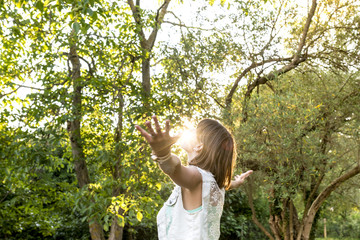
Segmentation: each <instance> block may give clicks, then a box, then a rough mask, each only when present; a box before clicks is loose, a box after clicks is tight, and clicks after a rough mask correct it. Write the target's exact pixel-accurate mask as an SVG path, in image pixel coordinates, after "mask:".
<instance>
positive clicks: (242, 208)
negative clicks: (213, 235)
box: [220, 190, 266, 240]
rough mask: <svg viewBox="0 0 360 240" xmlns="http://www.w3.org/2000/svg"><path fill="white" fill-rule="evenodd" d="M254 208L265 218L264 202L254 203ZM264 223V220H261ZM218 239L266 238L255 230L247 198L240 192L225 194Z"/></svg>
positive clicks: (259, 200)
mask: <svg viewBox="0 0 360 240" xmlns="http://www.w3.org/2000/svg"><path fill="white" fill-rule="evenodd" d="M255 208H256V210H257V211H258V212H262V213H263V214H262V215H261V217H265V213H266V202H261V199H258V200H257V201H255ZM262 220H264V221H266V219H262ZM220 239H259V240H261V239H266V236H265V235H264V234H263V233H262V232H261V231H258V230H257V226H255V224H254V223H253V222H252V220H251V209H250V208H249V206H248V204H247V197H246V196H245V194H244V193H243V192H241V191H240V190H231V191H228V192H226V196H225V203H224V211H223V214H222V216H221V236H220Z"/></svg>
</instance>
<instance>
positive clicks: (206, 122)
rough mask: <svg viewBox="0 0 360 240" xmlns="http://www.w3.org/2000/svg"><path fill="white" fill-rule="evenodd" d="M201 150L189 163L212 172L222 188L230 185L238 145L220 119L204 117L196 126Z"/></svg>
mask: <svg viewBox="0 0 360 240" xmlns="http://www.w3.org/2000/svg"><path fill="white" fill-rule="evenodd" d="M196 135H197V138H198V141H199V142H201V143H202V144H203V148H202V150H201V152H200V153H199V154H198V155H197V156H196V157H195V158H194V159H193V160H191V162H190V163H189V164H190V165H194V166H198V167H200V168H202V169H204V170H206V171H209V172H211V173H212V174H213V175H214V177H215V180H216V182H217V184H218V185H219V187H220V188H223V187H225V188H226V189H228V188H229V187H230V183H231V179H232V174H233V170H234V166H235V159H236V146H235V141H234V138H233V136H232V135H231V133H230V132H229V131H228V130H227V129H226V128H225V127H224V126H223V125H221V124H220V123H219V122H218V121H216V120H212V119H203V120H201V121H200V122H199V124H198V126H197V128H196Z"/></svg>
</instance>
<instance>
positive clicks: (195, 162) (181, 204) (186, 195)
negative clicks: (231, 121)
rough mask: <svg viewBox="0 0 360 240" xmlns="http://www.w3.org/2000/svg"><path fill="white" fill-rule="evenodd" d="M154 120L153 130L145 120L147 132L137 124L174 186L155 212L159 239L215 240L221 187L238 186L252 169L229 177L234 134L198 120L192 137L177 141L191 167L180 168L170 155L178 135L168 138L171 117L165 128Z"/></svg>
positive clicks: (232, 167) (223, 193) (232, 156)
mask: <svg viewBox="0 0 360 240" xmlns="http://www.w3.org/2000/svg"><path fill="white" fill-rule="evenodd" d="M153 120H154V123H155V129H156V131H155V130H154V129H153V128H152V125H151V122H150V121H147V122H146V123H145V125H146V127H147V129H148V132H147V131H145V130H144V129H142V128H141V127H140V126H137V125H136V126H135V127H136V129H138V130H139V131H140V133H141V135H142V136H143V137H144V138H145V140H146V141H147V142H148V143H149V144H150V146H151V148H152V150H153V159H154V160H155V161H156V162H158V163H159V166H160V168H161V169H162V171H163V172H164V173H166V174H167V175H169V177H170V178H171V179H172V180H173V181H174V183H175V184H176V186H175V188H174V190H173V192H172V194H171V195H170V197H169V199H168V200H167V201H166V202H165V203H164V206H163V207H162V208H161V210H160V211H159V213H158V216H157V225H158V236H159V239H160V240H163V239H184V240H191V239H194V240H195V239H204V240H208V239H218V238H219V237H220V218H221V214H222V210H223V205H224V195H225V189H231V188H236V187H238V186H240V185H241V184H242V183H243V182H244V180H245V178H246V177H248V176H249V175H250V174H251V173H252V171H251V170H250V171H247V172H246V173H243V174H241V175H240V176H236V177H235V181H231V179H232V174H233V170H234V165H235V158H236V149H235V141H234V139H233V136H232V135H231V134H230V133H229V131H228V130H227V129H226V128H225V127H224V126H222V125H221V124H220V123H219V122H218V121H216V120H211V119H204V120H202V121H200V122H199V124H198V125H197V127H196V129H194V130H193V131H192V137H190V138H189V139H185V140H184V141H182V143H181V147H182V148H183V149H184V150H185V151H186V152H187V153H188V165H189V166H183V165H182V164H181V161H180V159H179V158H178V157H177V156H176V155H174V154H171V145H172V144H174V143H175V142H176V141H177V140H178V139H179V137H180V136H179V135H178V136H174V137H172V136H170V134H169V131H170V121H169V120H167V121H166V125H165V131H164V132H163V131H162V130H161V127H160V124H159V122H158V120H157V118H156V116H153Z"/></svg>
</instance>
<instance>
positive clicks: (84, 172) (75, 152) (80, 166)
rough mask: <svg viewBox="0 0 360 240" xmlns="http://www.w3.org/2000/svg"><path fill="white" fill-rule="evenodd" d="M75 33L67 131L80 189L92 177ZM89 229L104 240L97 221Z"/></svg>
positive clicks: (92, 221)
mask: <svg viewBox="0 0 360 240" xmlns="http://www.w3.org/2000/svg"><path fill="white" fill-rule="evenodd" d="M74 35H75V31H74V30H73V32H72V33H71V38H72V39H71V41H72V44H71V46H70V53H69V60H70V62H71V65H72V71H71V72H72V75H71V79H72V84H73V95H72V115H73V116H72V117H73V120H72V121H68V122H67V131H68V133H69V138H70V144H71V149H72V156H73V159H74V168H75V174H76V178H77V181H78V183H79V187H80V188H82V187H84V186H86V185H87V184H89V183H90V177H89V173H88V169H87V166H86V161H85V154H84V150H83V147H82V138H81V132H80V130H81V124H80V123H81V118H82V111H81V108H82V103H81V100H82V93H81V91H82V88H83V86H82V83H81V78H80V67H81V64H80V60H79V56H78V55H77V52H76V42H75V41H74V39H75V38H74ZM89 229H90V235H91V239H93V240H104V239H105V238H104V233H103V230H102V226H101V225H100V224H99V223H98V221H97V219H89Z"/></svg>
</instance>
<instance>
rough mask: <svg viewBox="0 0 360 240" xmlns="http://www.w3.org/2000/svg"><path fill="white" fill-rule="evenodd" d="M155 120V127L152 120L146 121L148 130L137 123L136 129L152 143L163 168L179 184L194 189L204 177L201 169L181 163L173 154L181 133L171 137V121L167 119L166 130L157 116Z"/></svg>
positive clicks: (157, 159)
mask: <svg viewBox="0 0 360 240" xmlns="http://www.w3.org/2000/svg"><path fill="white" fill-rule="evenodd" d="M152 118H153V120H154V122H155V129H156V132H155V131H154V129H153V128H152V126H151V122H150V121H146V122H145V126H146V127H147V129H148V132H147V131H146V130H144V129H142V128H141V127H140V126H138V125H136V126H135V127H136V129H137V130H139V131H140V133H141V135H142V136H143V137H144V138H145V140H146V141H147V142H148V143H149V144H150V146H151V148H152V150H153V153H154V154H155V155H156V157H157V158H156V161H157V162H158V163H159V166H160V168H161V170H162V171H163V172H164V173H166V174H167V175H169V177H170V178H171V179H172V180H173V181H174V182H175V183H176V184H177V185H179V186H181V187H184V188H186V189H189V190H192V189H195V188H196V187H198V186H199V184H201V181H202V177H201V174H200V173H199V171H198V170H197V169H196V168H194V167H185V166H183V165H182V164H181V161H180V159H179V158H178V157H177V156H176V155H173V154H171V145H173V144H174V143H175V142H176V141H177V140H178V139H179V138H180V135H177V136H175V137H171V136H170V134H169V132H170V121H169V120H166V125H165V132H163V131H162V130H161V127H160V124H159V121H158V119H157V117H156V116H153V117H152Z"/></svg>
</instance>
